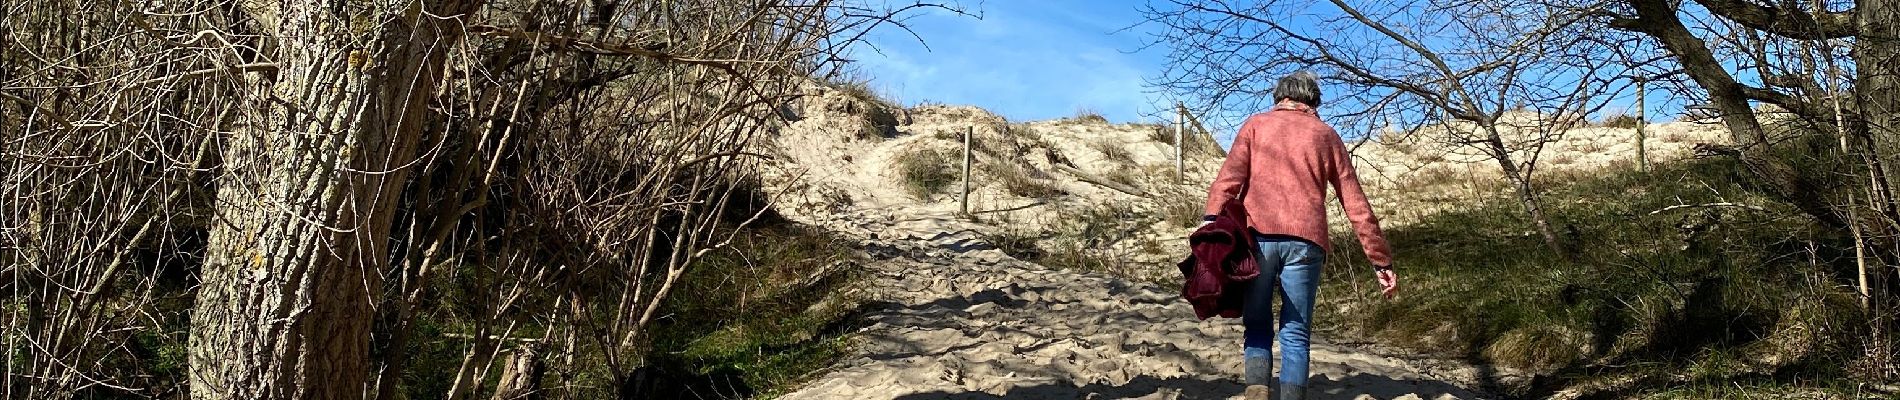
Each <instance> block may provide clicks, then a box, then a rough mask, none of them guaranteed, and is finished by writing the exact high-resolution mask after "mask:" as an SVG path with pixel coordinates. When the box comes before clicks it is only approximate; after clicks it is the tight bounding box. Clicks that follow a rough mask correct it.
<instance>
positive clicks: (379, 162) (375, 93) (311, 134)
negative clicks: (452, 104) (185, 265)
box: [189, 0, 473, 399]
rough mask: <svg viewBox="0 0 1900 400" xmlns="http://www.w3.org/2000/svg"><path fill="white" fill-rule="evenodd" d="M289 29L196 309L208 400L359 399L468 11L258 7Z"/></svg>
mask: <svg viewBox="0 0 1900 400" xmlns="http://www.w3.org/2000/svg"><path fill="white" fill-rule="evenodd" d="M245 5H246V6H247V10H246V11H248V12H251V13H254V14H257V15H260V16H261V17H260V19H262V20H266V21H272V20H274V21H275V26H274V27H273V28H274V29H273V30H272V32H271V33H272V36H274V37H275V38H276V46H277V50H278V59H277V62H278V63H279V65H280V70H279V71H278V75H277V76H276V78H275V80H274V81H272V83H271V87H270V88H269V89H268V90H267V91H266V92H265V93H261V96H259V98H262V99H269V100H266V102H267V104H260V105H259V108H260V109H264V110H267V111H266V112H265V114H264V115H262V116H260V117H258V118H253V120H252V121H248V122H247V123H246V124H244V126H243V127H242V128H240V129H239V130H238V134H237V135H235V136H234V137H232V138H231V139H230V141H229V142H228V143H226V147H225V148H224V151H223V153H224V160H225V165H224V170H223V171H222V175H220V177H219V178H218V179H217V185H218V196H217V197H218V200H217V207H216V214H217V218H216V219H215V222H214V223H213V225H212V228H211V233H210V238H209V243H208V247H207V249H206V251H205V265H204V267H203V268H204V269H203V275H202V277H201V279H202V282H203V283H202V286H201V287H200V288H199V292H198V297H197V303H196V305H195V310H194V311H193V314H192V323H191V343H190V346H189V360H190V363H191V372H190V373H189V374H190V378H189V379H190V383H191V393H192V396H193V397H194V398H198V399H291V398H297V399H358V398H362V397H363V396H364V389H365V386H364V383H365V380H366V379H367V376H368V373H369V371H370V366H369V340H370V325H371V321H372V320H373V318H374V315H375V314H374V312H373V311H372V307H371V304H372V302H373V299H375V298H376V297H377V295H376V293H375V291H379V290H381V289H382V282H381V279H380V276H381V274H382V273H383V270H384V269H385V268H387V266H388V263H389V257H390V255H389V242H390V240H389V230H390V222H391V219H392V217H393V216H394V212H395V209H396V205H397V200H398V199H399V198H400V195H399V193H398V190H399V189H400V188H401V187H402V184H403V182H404V181H405V180H406V179H408V177H409V175H410V173H411V170H412V169H413V165H415V157H416V152H417V149H416V147H417V142H418V140H417V139H418V138H419V137H420V136H421V135H420V133H421V132H422V128H423V126H424V124H425V123H426V121H427V119H426V118H424V117H423V113H424V112H425V106H426V105H427V102H428V101H429V99H431V98H432V97H433V96H434V95H435V92H436V88H437V85H438V84H439V82H440V81H441V72H442V71H441V70H442V68H441V65H442V62H443V59H444V55H445V52H446V49H447V48H448V47H449V45H448V43H452V42H454V41H455V40H454V39H455V37H457V36H459V35H460V32H459V30H458V29H459V28H457V26H458V24H456V22H455V21H454V20H449V19H442V18H437V17H435V16H458V15H460V14H462V13H465V12H466V11H467V10H468V9H470V7H471V6H472V5H473V3H472V2H468V1H455V0H448V1H422V2H403V1H373V2H372V1H349V2H341V3H339V2H333V1H321V0H282V1H279V2H275V3H270V4H264V3H263V2H253V3H246V4H245Z"/></svg>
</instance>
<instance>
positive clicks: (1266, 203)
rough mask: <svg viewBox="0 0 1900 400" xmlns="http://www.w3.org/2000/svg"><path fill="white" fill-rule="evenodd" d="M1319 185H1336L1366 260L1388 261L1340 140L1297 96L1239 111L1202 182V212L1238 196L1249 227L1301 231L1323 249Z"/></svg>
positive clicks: (1266, 231)
mask: <svg viewBox="0 0 1900 400" xmlns="http://www.w3.org/2000/svg"><path fill="white" fill-rule="evenodd" d="M1327 186H1332V187H1333V190H1334V191H1337V192H1338V193H1339V202H1340V205H1342V206H1345V208H1346V219H1349V220H1352V228H1353V232H1355V233H1357V234H1358V235H1359V243H1360V244H1362V245H1364V247H1365V251H1366V258H1367V259H1370V260H1371V261H1372V265H1374V266H1390V265H1392V250H1391V249H1390V248H1388V247H1387V245H1386V241H1385V233H1384V232H1382V231H1380V230H1379V217H1378V216H1375V215H1373V213H1372V204H1371V203H1369V202H1367V201H1366V193H1365V191H1363V190H1361V189H1360V188H1359V175H1358V173H1357V172H1354V171H1353V168H1352V156H1351V155H1349V154H1347V153H1346V144H1345V142H1344V141H1342V140H1340V139H1339V134H1338V133H1336V132H1333V128H1332V127H1331V126H1327V125H1326V123H1325V122H1323V121H1320V120H1319V114H1317V113H1315V112H1314V111H1313V108H1312V107H1308V106H1306V105H1305V104H1300V103H1296V102H1290V101H1288V102H1281V103H1280V104H1278V105H1275V106H1274V107H1273V110H1272V111H1268V112H1265V113H1260V114H1255V115H1254V116H1252V117H1249V118H1247V122H1246V123H1244V124H1242V125H1241V127H1240V132H1239V133H1238V134H1237V135H1235V136H1234V146H1233V149H1232V150H1230V151H1228V154H1227V161H1226V162H1224V163H1222V164H1221V167H1220V175H1219V177H1217V178H1215V179H1214V184H1213V185H1212V186H1211V187H1210V188H1209V189H1208V194H1207V214H1208V215H1214V214H1218V213H1220V209H1221V206H1222V204H1223V203H1225V202H1226V201H1227V200H1228V199H1232V198H1235V197H1241V198H1242V199H1244V201H1245V203H1246V206H1247V211H1248V218H1247V226H1248V227H1249V228H1253V230H1254V231H1255V232H1259V233H1261V234H1266V235H1287V236H1293V237H1298V238H1301V239H1306V240H1307V241H1311V242H1313V243H1315V244H1319V245H1320V247H1323V248H1325V249H1327V250H1329V251H1330V250H1332V243H1331V242H1329V241H1327V238H1326V236H1327V235H1326V234H1327V229H1326V187H1327Z"/></svg>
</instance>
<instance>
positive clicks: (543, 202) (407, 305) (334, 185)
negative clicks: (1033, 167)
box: [0, 0, 932, 399]
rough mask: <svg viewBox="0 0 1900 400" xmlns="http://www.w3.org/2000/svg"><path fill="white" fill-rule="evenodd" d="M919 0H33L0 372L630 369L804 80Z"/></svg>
mask: <svg viewBox="0 0 1900 400" xmlns="http://www.w3.org/2000/svg"><path fill="white" fill-rule="evenodd" d="M896 6H897V7H895V8H892V7H887V6H877V7H871V6H864V5H860V4H857V3H851V2H838V1H829V0H809V1H807V0H785V1H777V0H764V1H751V2H724V1H687V2H658V1H635V0H626V1H597V2H573V1H559V0H552V1H493V2H484V1H458V0H426V1H418V2H412V3H405V6H404V7H413V8H408V9H405V8H402V7H396V8H388V7H377V6H376V4H370V2H364V1H341V2H316V1H284V2H241V1H229V0H203V1H195V2H194V1H185V2H162V3H145V4H140V5H136V6H135V5H132V4H130V3H126V2H81V1H45V2H30V3H15V4H12V5H8V6H6V7H7V10H6V11H7V15H6V16H5V17H4V18H5V19H4V20H0V27H3V28H0V29H4V30H3V31H0V37H4V39H5V40H4V42H5V44H4V45H0V46H4V47H0V59H3V61H4V64H0V81H3V82H4V85H0V87H4V89H0V116H4V118H0V119H4V120H6V121H9V123H8V124H0V142H3V143H6V145H5V146H0V191H5V192H6V193H7V196H8V197H7V201H5V202H0V296H4V297H3V298H0V319H5V320H6V325H5V331H4V334H5V336H4V343H3V344H0V345H4V346H5V351H7V354H8V355H9V356H8V357H7V361H6V363H7V365H6V371H7V372H6V378H5V383H4V385H0V397H5V398H70V397H94V396H105V397H122V396H132V397H139V396H143V397H177V396H178V395H180V393H181V391H184V390H186V389H187V385H189V390H191V392H190V395H192V396H194V397H197V398H250V397H277V398H282V397H306V396H314V395H316V394H326V395H336V396H342V397H355V396H356V395H353V394H351V393H356V394H361V393H365V391H367V393H370V395H371V396H374V397H377V398H381V399H391V398H398V397H403V396H405V394H400V393H399V392H400V391H403V390H415V388H414V387H409V386H410V385H408V384H407V383H405V381H406V380H407V379H410V378H409V377H411V376H413V375H416V374H432V375H446V376H448V378H447V379H448V380H449V382H447V386H448V389H447V391H446V393H412V394H408V395H421V396H426V397H444V398H451V399H459V398H468V397H470V396H473V395H476V394H478V393H485V392H489V391H493V392H505V393H538V395H540V396H545V397H556V396H562V397H566V398H594V397H601V396H604V395H609V394H611V393H610V392H612V391H615V390H617V389H615V388H617V387H621V386H624V385H627V384H629V382H630V381H631V380H633V379H634V377H635V376H636V374H635V372H634V371H636V370H637V369H638V368H639V367H641V366H643V365H644V363H645V360H646V354H645V352H646V351H647V348H648V345H647V342H646V341H647V340H649V338H648V337H646V336H644V332H646V330H647V328H648V327H649V326H650V325H651V324H652V323H653V321H654V320H655V319H656V318H657V316H656V310H658V309H659V306H660V305H661V304H663V303H664V302H665V299H666V298H667V297H668V296H669V295H670V294H672V292H673V289H674V286H675V282H677V281H679V279H680V277H681V276H682V275H683V274H685V273H686V272H687V271H688V270H690V269H691V268H692V266H693V265H694V264H695V262H696V261H698V260H699V259H700V258H701V257H703V256H705V255H706V254H707V253H708V252H711V251H714V250H716V249H719V248H721V247H723V246H725V245H726V244H727V243H728V242H729V241H730V240H731V238H733V237H734V235H735V234H737V233H738V232H741V231H742V230H743V229H744V228H745V227H746V226H747V225H748V223H750V222H751V221H753V220H754V218H756V217H757V216H758V215H760V214H759V213H761V212H763V211H762V210H765V209H767V207H766V205H764V204H761V202H762V201H763V200H762V199H760V196H758V195H757V194H756V193H755V192H754V191H753V190H752V189H751V188H752V187H753V186H754V185H753V184H752V182H753V181H754V177H753V173H754V171H755V170H756V163H757V162H758V161H759V158H760V157H761V156H760V155H759V154H760V152H759V151H757V150H758V149H755V148H754V139H755V138H758V137H760V136H762V135H764V134H767V133H768V132H770V131H771V130H773V129H776V128H777V127H778V126H779V122H778V121H777V120H776V118H778V115H777V113H776V110H777V107H778V106H780V105H782V104H784V103H785V102H787V101H790V100H791V99H792V98H794V97H796V96H797V95H798V94H799V93H800V91H799V90H798V88H799V86H800V85H805V84H808V83H809V82H811V81H812V80H813V79H818V80H822V79H824V78H825V77H826V76H827V75H828V74H831V73H832V72H833V71H835V70H836V69H835V67H836V66H837V64H836V63H837V60H839V57H837V55H838V54H839V52H841V51H842V50H843V49H844V48H845V46H848V45H849V44H850V43H851V42H853V41H855V40H857V39H858V38H859V37H860V36H861V35H862V34H863V33H864V32H865V31H867V30H868V29H872V28H874V27H877V26H879V25H889V24H893V23H896V24H901V22H902V20H901V18H894V17H893V16H894V15H902V14H903V13H904V12H906V11H908V10H914V9H916V8H918V7H932V5H928V4H912V5H907V6H906V5H901V4H900V5H896ZM346 44H347V45H346ZM312 88H321V89H312ZM15 121H17V122H20V123H18V124H16V123H13V122H15ZM194 279H201V280H194ZM194 301H195V303H196V311H195V312H194V313H192V314H191V319H190V321H189V324H187V323H185V321H186V320H185V317H184V315H185V311H186V310H185V308H186V307H187V306H181V304H191V303H193V302H194ZM422 318H429V319H430V320H433V321H436V322H437V325H439V326H449V327H451V328H452V329H451V332H449V333H450V334H451V335H450V337H449V338H447V339H445V338H440V337H418V331H417V329H418V328H417V325H418V324H419V323H421V322H420V320H421V319H422ZM187 332H189V335H190V340H189V342H187V340H186V334H187ZM425 340H426V341H431V342H435V341H442V340H460V341H462V342H461V343H462V344H463V345H462V346H460V347H461V348H462V349H463V353H464V354H463V357H462V361H461V363H460V367H459V368H455V369H456V370H455V371H435V370H430V371H416V370H414V369H413V368H411V365H410V364H412V363H411V362H410V361H411V359H412V358H413V357H412V355H413V354H414V353H416V352H417V351H418V350H417V349H418V346H419V343H421V342H422V341H425ZM187 343H189V345H187ZM517 346H527V347H524V348H521V349H511V347H517ZM372 348H374V349H376V351H375V352H374V354H372V351H371V349H372ZM297 354H310V355H312V356H308V357H297V356H296V355H297ZM510 355H512V356H510ZM504 357H514V358H513V359H510V360H501V359H500V358H504ZM499 364H506V365H509V366H511V367H510V368H512V369H511V371H514V372H511V373H510V376H515V377H520V376H531V377H532V376H546V379H545V380H547V381H549V382H552V384H550V385H547V386H542V385H543V384H544V383H543V382H542V380H541V379H507V380H505V381H506V382H505V383H503V385H506V387H493V386H492V385H493V384H494V383H493V382H494V381H496V380H495V379H490V377H491V376H494V374H496V373H498V372H497V371H493V369H494V368H495V366H497V365H499ZM537 371H545V372H546V374H545V375H542V374H541V372H537ZM484 386H487V387H484ZM590 390H591V392H590Z"/></svg>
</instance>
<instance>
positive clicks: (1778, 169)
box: [1603, 0, 1900, 376]
mask: <svg viewBox="0 0 1900 400" xmlns="http://www.w3.org/2000/svg"><path fill="white" fill-rule="evenodd" d="M1618 4H1619V7H1616V8H1614V9H1609V10H1606V11H1605V12H1604V13H1603V17H1604V18H1605V19H1606V20H1607V24H1608V25H1609V26H1611V27H1614V28H1616V29H1621V30H1625V31H1629V32H1633V33H1636V34H1640V35H1642V36H1643V37H1645V38H1647V39H1648V40H1652V41H1653V43H1654V44H1653V46H1655V47H1656V48H1660V49H1661V50H1662V51H1663V52H1666V53H1667V54H1669V55H1670V56H1672V58H1673V60H1672V61H1673V62H1675V63H1676V64H1678V65H1679V66H1680V70H1681V71H1682V72H1683V73H1684V74H1685V75H1687V76H1688V77H1689V78H1690V79H1691V81H1692V82H1693V84H1694V85H1695V89H1698V90H1697V93H1695V95H1698V97H1705V98H1706V99H1708V102H1709V104H1711V106H1712V107H1713V108H1714V109H1715V110H1716V111H1718V112H1719V113H1720V118H1721V121H1722V123H1723V125H1724V126H1725V127H1727V128H1728V129H1729V131H1730V134H1731V136H1732V137H1733V141H1734V146H1733V147H1723V148H1716V149H1714V150H1716V152H1717V153H1724V154H1729V155H1731V156H1734V157H1735V158H1737V159H1739V160H1740V161H1741V163H1742V164H1743V165H1744V166H1745V167H1746V168H1747V169H1748V172H1749V173H1750V175H1752V176H1754V177H1756V178H1757V179H1758V180H1760V181H1762V182H1764V183H1766V185H1765V186H1768V187H1769V188H1771V189H1772V192H1773V193H1775V194H1776V195H1778V196H1780V197H1781V198H1783V199H1785V200H1787V201H1788V202H1789V203H1791V204H1794V205H1796V206H1797V207H1799V208H1800V209H1801V210H1802V211H1804V212H1805V213H1807V214H1808V215H1810V216H1812V217H1814V218H1815V219H1816V220H1817V221H1820V222H1822V223H1823V224H1826V225H1828V226H1831V227H1835V228H1839V229H1843V230H1851V231H1852V232H1853V233H1854V235H1855V236H1856V240H1857V241H1865V242H1866V243H1867V245H1865V246H1858V248H1859V249H1860V250H1866V251H1871V253H1872V254H1870V256H1871V257H1868V258H1863V259H1862V260H1861V261H1860V263H1861V268H1860V273H1859V275H1860V276H1859V277H1858V278H1859V279H1858V282H1857V284H1858V285H1859V286H1860V287H1859V289H1860V292H1861V295H1862V296H1863V298H1864V299H1865V300H1864V304H1866V305H1867V307H1868V310H1867V311H1868V312H1869V315H1871V316H1873V317H1874V318H1872V321H1871V324H1870V325H1871V326H1872V327H1873V333H1874V334H1873V335H1872V338H1870V340H1869V344H1870V345H1869V346H1868V351H1869V357H1868V359H1869V360H1871V362H1872V363H1873V364H1875V365H1876V368H1875V369H1876V370H1881V369H1884V371H1885V372H1884V373H1885V374H1887V375H1888V376H1893V374H1897V373H1900V371H1896V368H1895V367H1894V362H1893V360H1894V359H1895V357H1896V356H1895V349H1894V348H1893V347H1894V345H1893V344H1892V342H1891V339H1890V338H1886V337H1884V336H1885V334H1884V332H1885V331H1888V330H1890V329H1891V328H1892V325H1893V324H1895V321H1894V319H1893V318H1892V317H1891V315H1892V314H1893V313H1892V312H1891V311H1886V310H1891V309H1892V307H1893V304H1892V302H1893V299H1892V298H1891V296H1889V295H1887V293H1892V292H1893V290H1895V286H1896V284H1900V268H1897V267H1895V265H1896V264H1900V262H1896V260H1900V254H1896V250H1894V249H1895V248H1896V247H1895V246H1896V244H1897V243H1900V237H1897V236H1900V225H1897V224H1900V208H1897V207H1896V206H1895V202H1896V200H1895V199H1894V194H1893V190H1892V187H1893V185H1894V182H1895V181H1894V180H1895V179H1896V178H1894V177H1893V175H1892V173H1891V172H1890V171H1888V169H1887V167H1886V166H1887V165H1890V164H1892V162H1894V159H1895V157H1896V156H1900V62H1896V60H1897V59H1900V1H1893V0H1860V1H1815V2H1777V3H1769V4H1764V3H1760V2H1755V1H1748V0H1697V1H1693V2H1687V3H1684V2H1665V1H1651V0H1627V1H1623V2H1619V3H1618ZM1690 15H1707V16H1709V17H1710V18H1691V17H1690ZM1843 47H1846V48H1851V49H1852V50H1851V51H1847V52H1842V51H1841V48H1843ZM1843 55H1845V56H1847V57H1841V56H1843ZM1757 104H1769V105H1774V106H1775V109H1776V111H1774V112H1762V111H1761V110H1762V108H1758V107H1755V105H1757ZM1774 114H1782V115H1791V116H1792V117H1793V118H1794V119H1796V120H1797V121H1799V122H1800V123H1801V124H1802V126H1801V129H1792V130H1791V129H1776V128H1775V127H1773V126H1772V124H1773V123H1774V122H1775V121H1776V120H1777V119H1778V118H1777V117H1775V115H1774ZM1779 119H1786V118H1779ZM1813 140H1830V141H1836V142H1838V143H1839V146H1838V147H1836V148H1838V149H1839V152H1838V153H1828V152H1827V150H1824V149H1826V148H1827V147H1814V146H1806V147H1804V146H1802V145H1801V143H1807V142H1811V141H1813ZM1869 263H1872V264H1873V266H1872V267H1869V266H1868V264H1869Z"/></svg>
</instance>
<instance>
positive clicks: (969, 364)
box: [783, 219, 1490, 400]
mask: <svg viewBox="0 0 1900 400" xmlns="http://www.w3.org/2000/svg"><path fill="white" fill-rule="evenodd" d="M959 224H960V223H959V222H956V221H954V220H951V219H930V220H927V221H924V220H920V221H909V222H906V223H903V224H900V225H901V226H895V227H891V229H890V230H889V231H885V232H873V233H870V234H867V235H864V236H865V237H872V238H877V237H884V238H900V239H898V240H894V241H875V239H873V240H874V242H873V243H867V245H866V247H867V248H868V249H872V250H874V251H876V252H878V253H879V254H881V255H885V256H886V257H883V258H884V259H883V260H881V261H878V262H876V263H873V265H871V266H870V268H872V269H873V270H874V272H875V274H873V276H877V277H879V278H878V279H880V280H881V281H879V282H874V283H873V285H874V286H875V287H876V289H874V293H877V297H878V298H880V299H881V300H885V301H890V302H894V303H895V304H893V305H891V306H889V307H885V308H884V309H882V310H881V311H877V312H873V313H871V314H870V315H868V316H866V317H865V318H866V319H867V320H869V321H872V322H873V323H871V324H869V325H868V327H866V328H864V329H863V330H862V331H861V332H859V335H858V340H859V342H860V344H859V345H858V346H856V350H855V351H856V353H855V354H853V355H851V356H848V357H847V358H846V359H845V360H843V361H841V362H840V363H839V364H838V365H837V366H835V367H834V369H832V370H830V371H828V372H826V373H824V374H823V375H821V376H819V377H818V378H816V379H813V380H812V381H811V382H810V383H809V384H807V385H806V386H805V387H804V388H802V389H800V390H797V391H794V392H792V393H789V394H787V395H785V396H784V397H783V398H784V399H788V400H801V399H993V398H1010V399H1018V398H1021V399H1121V398H1130V399H1228V398H1239V395H1240V394H1241V392H1242V390H1243V389H1244V388H1243V386H1242V385H1241V383H1240V381H1239V372H1240V368H1241V360H1240V356H1239V348H1238V347H1239V343H1240V342H1241V337H1240V335H1241V330H1240V329H1239V326H1238V323H1237V322H1235V321H1232V320H1220V319H1216V320H1208V321H1198V320H1195V319H1194V316H1193V312H1192V309H1190V308H1189V307H1188V306H1187V304H1186V303H1184V302H1181V301H1179V300H1178V299H1177V298H1176V297H1175V295H1174V290H1172V289H1169V288H1163V287H1159V286H1155V285H1150V284H1144V283H1131V282H1126V281H1122V280H1118V279H1113V278H1106V277H1101V276H1094V275H1090V274H1085V273H1078V272H1072V271H1061V270H1049V269H1046V268H1043V267H1041V266H1038V265H1035V264H1031V263H1026V262H1022V261H1018V260H1015V259H1011V258H1008V257H1007V256H1004V255H1001V252H998V251H995V250H993V248H994V247H991V246H990V245H989V244H987V243H982V241H981V239H979V238H978V237H977V236H976V235H974V234H972V232H973V231H971V230H969V229H968V228H967V227H963V226H958V225H959ZM857 226H875V224H859V225H857ZM1320 339H1323V338H1320ZM1468 372H1469V371H1468V369H1467V368H1460V370H1459V371H1451V372H1449V374H1450V375H1455V376H1456V375H1462V376H1475V375H1474V374H1470V373H1468ZM1312 374H1313V377H1312V381H1311V382H1310V384H1309V387H1310V388H1311V389H1310V391H1309V398H1312V399H1319V400H1333V399H1355V400H1357V399H1430V400H1440V399H1481V398H1488V397H1490V396H1486V395H1484V394H1482V393H1480V392H1477V391H1474V390H1471V389H1469V388H1471V387H1474V385H1472V384H1470V383H1469V382H1461V381H1457V380H1454V379H1448V378H1443V377H1440V376H1435V375H1433V374H1431V373H1428V372H1427V371H1422V370H1419V369H1417V368H1415V367H1413V366H1412V365H1411V364H1410V363H1408V362H1405V361H1403V360H1399V359H1394V358H1390V357H1384V356H1379V355H1375V354H1370V353H1367V352H1365V351H1363V350H1360V349H1356V348H1353V347H1346V346H1336V345H1330V344H1325V343H1314V344H1313V365H1312Z"/></svg>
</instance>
